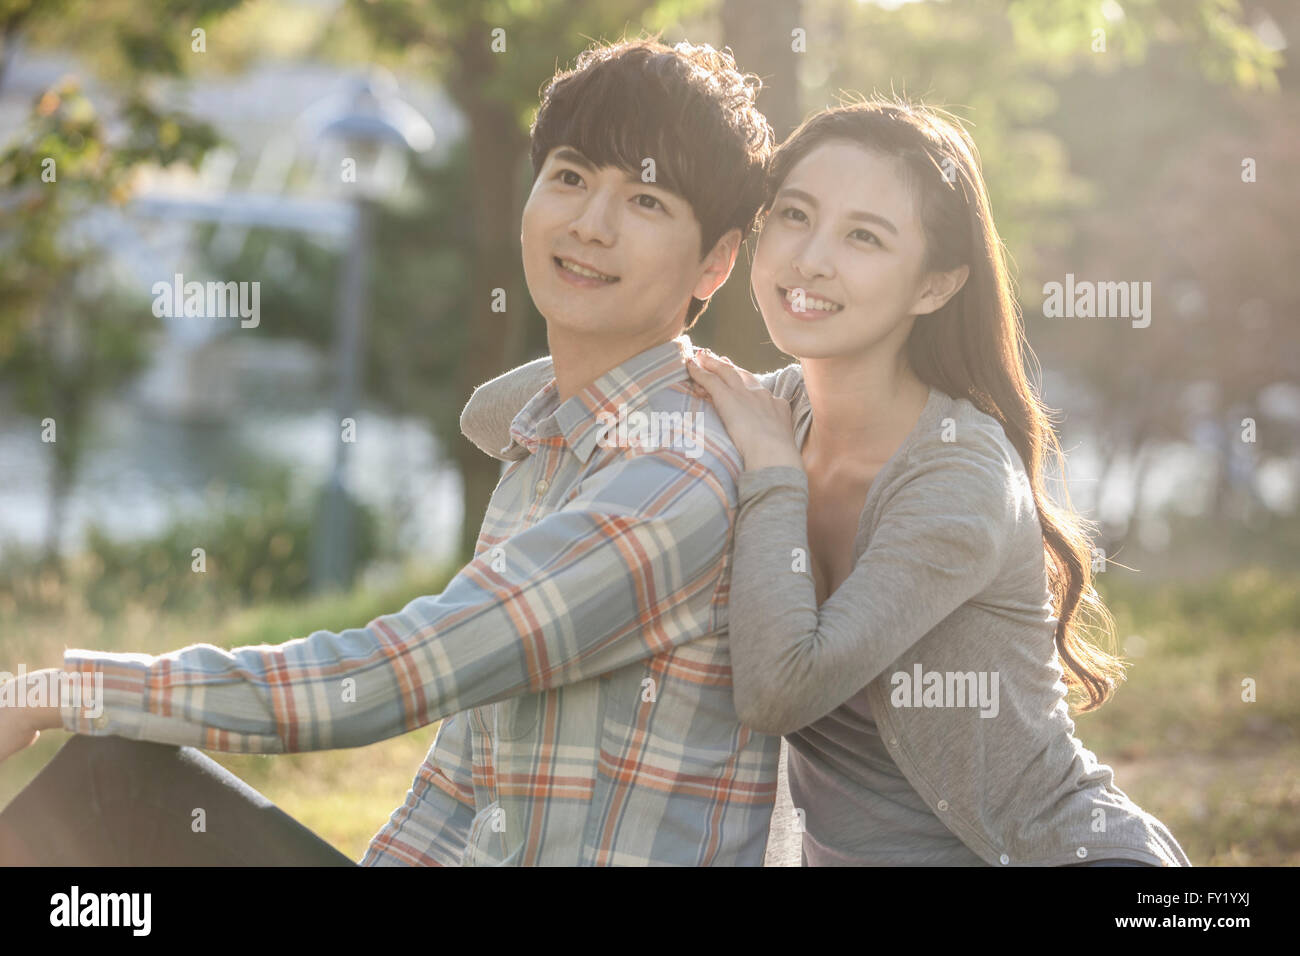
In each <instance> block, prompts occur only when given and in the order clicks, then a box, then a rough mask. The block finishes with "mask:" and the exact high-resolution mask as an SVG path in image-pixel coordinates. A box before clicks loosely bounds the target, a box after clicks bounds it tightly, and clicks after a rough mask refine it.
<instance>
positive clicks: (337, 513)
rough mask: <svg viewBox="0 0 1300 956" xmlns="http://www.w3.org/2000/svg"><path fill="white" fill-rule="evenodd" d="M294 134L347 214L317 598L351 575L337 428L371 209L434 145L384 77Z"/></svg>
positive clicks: (352, 359)
mask: <svg viewBox="0 0 1300 956" xmlns="http://www.w3.org/2000/svg"><path fill="white" fill-rule="evenodd" d="M299 127H300V130H301V131H302V132H303V133H304V134H305V135H306V136H308V137H310V138H311V139H312V140H314V141H315V142H316V143H317V144H319V145H318V152H317V156H318V162H317V175H318V177H320V178H321V179H324V180H327V181H328V180H332V182H333V187H332V191H333V192H334V193H336V194H342V195H344V196H346V197H347V198H348V199H349V200H350V203H349V205H350V208H351V211H352V214H351V217H350V218H351V228H350V229H349V230H348V242H347V251H346V253H345V255H344V260H343V269H342V274H341V276H340V279H339V307H338V311H337V313H336V332H335V336H334V356H333V365H334V410H335V420H336V426H335V427H336V429H338V430H336V431H335V432H334V440H335V442H336V443H337V444H336V446H335V454H334V465H333V468H332V470H331V473H330V477H329V481H328V484H327V486H326V489H325V496H324V500H323V503H322V509H321V512H320V516H319V521H320V524H319V527H318V529H317V534H316V537H315V541H316V546H315V548H314V549H313V554H312V571H311V574H312V587H313V589H315V590H318V591H319V590H324V589H328V588H333V587H346V586H347V585H348V584H350V583H351V580H352V576H353V573H354V571H355V568H354V553H353V552H354V546H355V539H356V506H355V503H354V497H353V496H352V495H351V494H350V493H349V491H348V488H347V484H346V473H347V459H348V446H349V444H351V441H345V440H344V438H345V435H344V433H343V432H342V428H343V421H344V420H345V419H352V420H353V422H355V421H356V414H357V401H358V393H359V390H360V389H359V383H360V370H361V355H362V348H363V339H362V333H363V331H364V328H365V301H366V276H367V272H368V261H367V260H368V255H369V251H370V241H371V225H372V218H373V213H372V210H371V206H372V204H373V203H375V202H378V201H380V200H382V199H385V198H389V197H392V196H395V195H396V194H397V193H398V191H399V190H400V189H401V186H402V182H403V181H404V179H405V176H406V169H407V159H408V156H409V155H410V154H411V153H412V152H417V153H422V152H425V151H427V150H428V149H429V148H430V147H431V146H432V145H433V138H434V137H433V127H431V126H430V125H429V123H428V121H426V120H425V119H424V117H423V116H421V115H420V113H419V112H418V111H417V110H416V109H415V108H414V107H412V106H411V105H410V104H409V103H407V102H406V101H404V100H403V99H401V97H400V96H399V95H398V91H397V83H396V82H395V81H394V80H393V78H392V76H391V74H389V73H387V72H386V71H382V70H373V71H371V72H370V73H369V74H368V75H366V76H363V77H358V78H356V79H354V80H353V81H352V82H351V83H350V84H349V85H348V87H347V88H346V89H345V90H343V91H342V92H339V93H336V94H334V95H332V96H329V97H326V98H325V99H323V100H321V101H320V102H318V103H316V104H315V105H313V106H311V107H309V108H308V109H307V110H306V112H304V113H303V115H302V116H301V117H300V119H299Z"/></svg>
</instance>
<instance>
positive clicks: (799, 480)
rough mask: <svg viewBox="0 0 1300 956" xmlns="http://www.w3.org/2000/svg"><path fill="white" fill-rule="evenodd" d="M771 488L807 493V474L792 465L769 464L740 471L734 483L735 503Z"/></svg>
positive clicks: (745, 500) (742, 502)
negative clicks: (737, 479) (764, 466)
mask: <svg viewBox="0 0 1300 956" xmlns="http://www.w3.org/2000/svg"><path fill="white" fill-rule="evenodd" d="M772 488H793V489H795V490H796V491H803V492H804V493H805V494H807V492H808V475H807V473H806V472H805V471H804V470H803V469H802V468H796V467H795V466H794V465H769V466H768V467H766V468H757V469H753V470H746V471H742V472H741V473H740V480H739V481H738V482H737V484H736V495H737V503H738V504H742V505H743V504H745V503H746V502H748V501H749V500H751V499H752V498H755V497H757V496H758V495H761V494H762V493H763V492H765V491H768V490H770V489H772Z"/></svg>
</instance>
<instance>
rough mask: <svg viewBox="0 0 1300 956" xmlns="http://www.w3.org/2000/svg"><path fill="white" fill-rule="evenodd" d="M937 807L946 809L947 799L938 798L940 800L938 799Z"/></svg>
mask: <svg viewBox="0 0 1300 956" xmlns="http://www.w3.org/2000/svg"><path fill="white" fill-rule="evenodd" d="M939 809H940V810H947V809H948V801H947V800H940V801H939Z"/></svg>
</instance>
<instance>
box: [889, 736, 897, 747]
mask: <svg viewBox="0 0 1300 956" xmlns="http://www.w3.org/2000/svg"><path fill="white" fill-rule="evenodd" d="M889 746H891V747H897V746H898V738H897V737H890V738H889Z"/></svg>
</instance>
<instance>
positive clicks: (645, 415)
mask: <svg viewBox="0 0 1300 956" xmlns="http://www.w3.org/2000/svg"><path fill="white" fill-rule="evenodd" d="M601 424H602V428H603V432H602V434H601V437H600V438H599V439H598V440H597V442H596V450H595V451H596V455H598V456H599V460H598V461H596V462H595V464H596V470H595V471H593V472H592V478H594V479H596V480H599V481H601V482H607V481H617V480H619V479H620V477H621V476H623V475H624V474H628V475H645V476H651V475H653V476H657V477H658V478H660V479H663V480H672V481H673V483H675V484H676V483H677V482H678V481H679V480H680V482H681V483H682V484H683V485H690V484H692V483H698V484H699V485H701V486H702V487H703V488H707V489H708V490H709V491H711V492H712V494H713V496H715V497H716V498H718V499H719V500H720V501H721V502H723V503H724V504H725V505H726V507H728V508H729V509H734V508H735V506H736V500H737V495H736V489H737V483H738V482H739V480H740V473H741V472H742V471H743V461H742V459H741V456H740V452H739V451H738V450H737V449H736V445H735V443H734V442H733V441H732V440H731V436H730V435H729V434H727V429H726V428H725V427H724V425H723V423H722V417H721V416H720V415H719V414H718V411H717V409H716V408H714V406H713V403H712V402H710V401H709V400H708V394H707V393H706V392H705V391H704V390H703V389H701V388H700V387H699V386H697V385H696V384H695V383H694V382H692V381H689V380H682V381H680V382H673V383H672V384H670V385H667V386H665V387H663V388H659V389H656V390H655V391H654V392H652V393H650V394H649V395H647V396H646V397H645V400H644V401H642V402H639V403H638V404H637V405H635V406H634V407H627V406H620V407H619V408H618V409H611V410H607V411H606V412H605V413H604V414H603V415H602V418H601ZM673 472H680V474H681V478H680V479H676V478H674V476H673V474H672V473H673Z"/></svg>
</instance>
